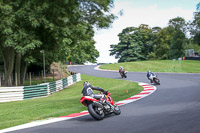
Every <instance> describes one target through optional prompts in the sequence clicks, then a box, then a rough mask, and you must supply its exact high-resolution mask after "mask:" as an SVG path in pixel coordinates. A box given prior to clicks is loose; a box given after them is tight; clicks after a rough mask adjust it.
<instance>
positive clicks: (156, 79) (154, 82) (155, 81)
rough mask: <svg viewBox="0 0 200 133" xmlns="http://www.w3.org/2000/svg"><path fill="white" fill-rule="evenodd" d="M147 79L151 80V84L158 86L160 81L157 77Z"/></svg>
mask: <svg viewBox="0 0 200 133" xmlns="http://www.w3.org/2000/svg"><path fill="white" fill-rule="evenodd" d="M149 79H151V80H152V81H153V84H155V85H160V79H159V78H158V76H157V75H151V76H150V77H149Z"/></svg>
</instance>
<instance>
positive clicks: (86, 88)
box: [82, 81, 108, 99]
mask: <svg viewBox="0 0 200 133" xmlns="http://www.w3.org/2000/svg"><path fill="white" fill-rule="evenodd" d="M93 90H97V91H101V92H103V93H104V94H106V95H107V93H108V91H106V90H104V89H102V88H100V87H94V86H92V85H91V84H90V83H89V82H88V81H86V82H84V83H83V90H82V94H83V96H91V97H93V98H96V99H100V98H103V97H104V95H102V94H94V93H93Z"/></svg>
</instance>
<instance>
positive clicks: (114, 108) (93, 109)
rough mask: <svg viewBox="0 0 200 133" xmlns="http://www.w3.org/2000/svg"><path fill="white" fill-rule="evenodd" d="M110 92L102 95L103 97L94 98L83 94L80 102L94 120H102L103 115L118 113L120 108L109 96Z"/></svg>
mask: <svg viewBox="0 0 200 133" xmlns="http://www.w3.org/2000/svg"><path fill="white" fill-rule="evenodd" d="M110 95H111V94H110V93H107V95H104V97H105V98H100V99H99V100H98V99H95V98H93V97H91V96H83V97H82V98H81V99H80V102H81V103H82V104H83V105H84V106H86V107H88V112H89V113H90V115H91V116H92V117H93V118H94V119H96V120H103V118H104V117H105V115H109V114H112V113H114V114H116V115H120V114H121V110H120V108H119V107H118V105H116V104H115V103H114V101H113V99H112V98H111V97H110Z"/></svg>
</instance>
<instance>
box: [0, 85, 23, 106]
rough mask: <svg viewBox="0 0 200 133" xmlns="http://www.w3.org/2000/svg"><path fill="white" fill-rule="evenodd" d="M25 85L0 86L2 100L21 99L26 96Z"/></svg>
mask: <svg viewBox="0 0 200 133" xmlns="http://www.w3.org/2000/svg"><path fill="white" fill-rule="evenodd" d="M23 88H24V86H18V87H2V88H0V102H9V101H19V100H23V98H24V94H23V93H24V89H23Z"/></svg>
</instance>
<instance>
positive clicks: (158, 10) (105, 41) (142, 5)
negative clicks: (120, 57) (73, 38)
mask: <svg viewBox="0 0 200 133" xmlns="http://www.w3.org/2000/svg"><path fill="white" fill-rule="evenodd" d="M199 2H200V0H114V5H115V7H114V8H113V9H112V12H113V13H114V14H117V13H119V11H120V10H123V13H124V14H123V16H120V17H119V18H118V19H117V20H115V21H114V23H113V24H112V27H111V28H109V29H103V30H99V31H97V32H96V34H95V36H94V40H95V41H96V44H95V46H96V49H97V50H98V51H99V53H100V57H99V58H98V59H97V62H98V63H114V62H117V59H115V58H114V56H110V51H109V50H110V45H111V44H117V43H118V42H119V39H118V36H117V35H118V34H119V33H121V32H122V30H123V29H124V28H126V27H138V26H139V25H140V24H147V25H149V26H150V27H151V28H152V27H155V26H159V27H162V28H163V27H166V26H167V24H168V21H169V20H170V19H172V18H175V17H177V16H179V17H183V18H184V19H185V20H186V21H189V20H192V19H193V12H194V11H195V10H196V4H197V3H199Z"/></svg>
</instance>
